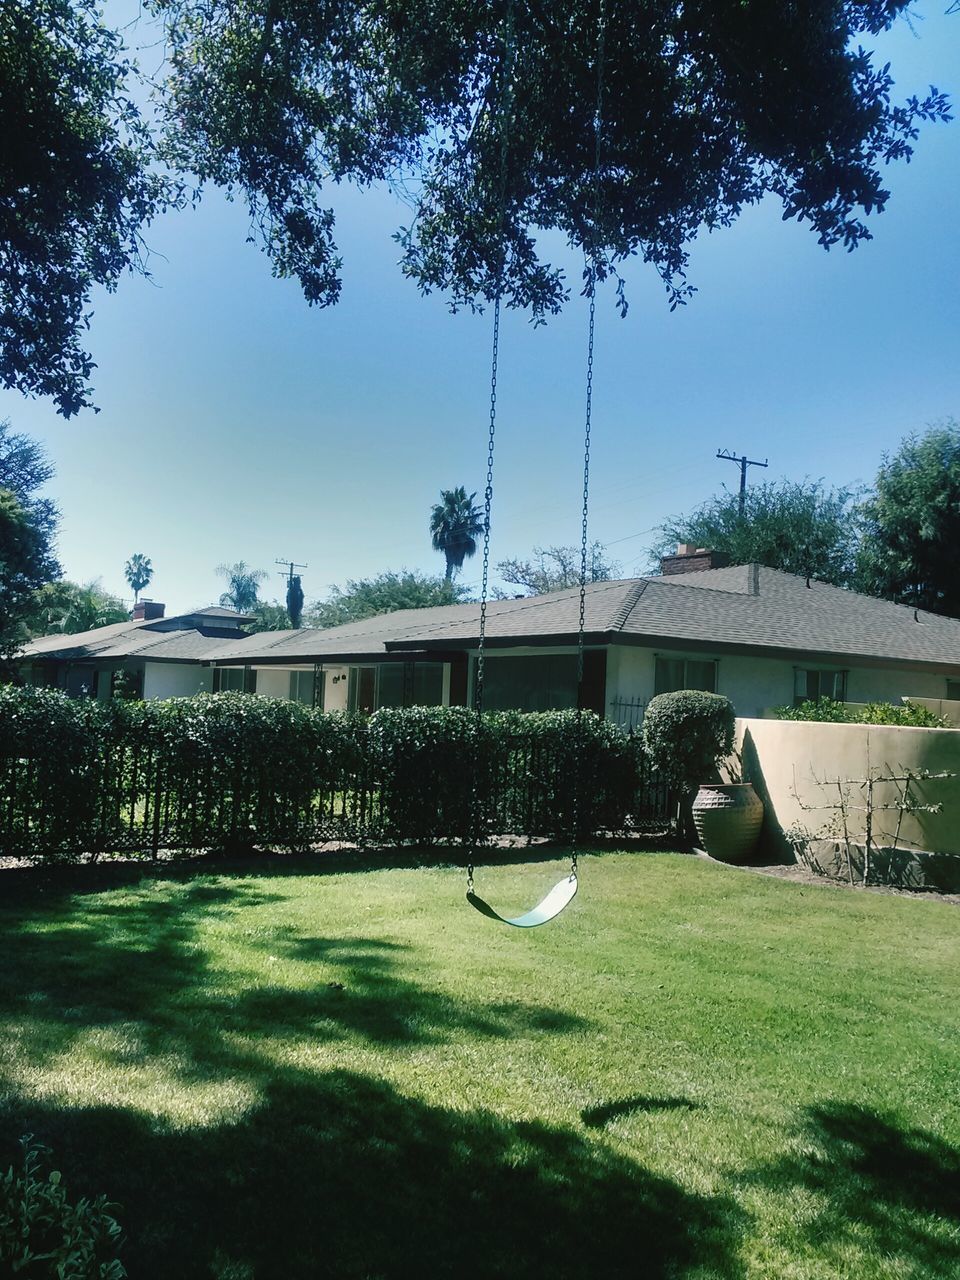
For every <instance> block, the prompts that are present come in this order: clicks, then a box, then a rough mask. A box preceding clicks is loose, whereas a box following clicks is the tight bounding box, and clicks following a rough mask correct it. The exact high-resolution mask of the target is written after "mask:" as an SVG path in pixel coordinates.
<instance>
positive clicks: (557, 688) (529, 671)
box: [473, 653, 577, 711]
mask: <svg viewBox="0 0 960 1280" xmlns="http://www.w3.org/2000/svg"><path fill="white" fill-rule="evenodd" d="M473 678H474V688H476V678H477V664H476V659H474V664H473ZM576 705H577V655H576V654H575V653H569V654H568V653H552V654H544V655H543V656H542V657H541V656H537V657H529V658H495V657H488V658H487V660H486V663H485V664H484V672H483V707H484V710H485V711H561V710H564V709H566V708H568V707H575V706H576Z"/></svg>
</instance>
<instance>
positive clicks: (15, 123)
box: [0, 0, 176, 417]
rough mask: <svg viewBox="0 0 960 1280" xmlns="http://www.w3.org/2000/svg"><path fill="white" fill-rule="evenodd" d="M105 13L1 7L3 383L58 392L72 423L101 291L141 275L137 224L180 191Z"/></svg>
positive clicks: (40, 5)
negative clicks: (157, 162) (86, 338)
mask: <svg viewBox="0 0 960 1280" xmlns="http://www.w3.org/2000/svg"><path fill="white" fill-rule="evenodd" d="M98 8H99V6H98V5H97V4H96V3H94V0H3V3H2V4H0V120H2V121H3V136H4V141H3V148H2V153H0V192H2V198H0V386H3V387H8V388H14V389H16V390H18V391H22V392H24V393H25V394H27V395H41V396H51V397H52V398H53V400H54V402H55V404H56V406H57V409H58V410H59V412H60V413H62V414H63V415H64V416H65V417H69V416H70V415H71V414H74V413H76V412H77V411H78V410H79V409H81V408H83V407H84V406H87V405H89V404H90V399H89V392H90V387H89V377H90V373H91V370H92V369H93V367H94V365H93V360H92V358H91V356H90V354H89V353H88V352H87V351H86V350H85V349H84V344H83V341H82V335H83V333H84V330H85V328H86V326H87V315H88V312H89V310H90V301H91V297H92V294H93V292H94V290H95V288H96V287H97V286H102V287H104V288H106V289H113V288H114V287H115V286H116V283H117V280H118V279H119V277H120V275H121V274H122V273H123V271H125V270H126V269H128V268H129V269H133V270H137V271H142V270H143V262H142V259H141V254H140V248H141V241H140V233H141V230H142V228H143V227H144V226H145V225H146V224H147V223H148V222H149V221H150V219H151V218H152V217H153V215H154V214H155V213H156V212H157V211H158V209H159V208H160V207H161V206H163V205H164V204H166V203H169V202H172V201H175V199H176V196H175V193H174V190H173V188H172V187H171V186H170V185H169V184H168V182H167V180H166V179H165V178H164V176H163V175H162V173H161V171H160V170H159V169H156V168H154V169H153V170H152V171H151V169H150V165H151V162H152V158H153V147H152V143H151V139H150V135H149V132H148V130H147V129H146V127H145V126H144V123H143V121H142V119H141V117H140V114H139V111H138V109H137V107H136V105H135V103H134V101H133V98H132V95H131V89H130V80H131V78H132V72H131V66H130V63H129V62H128V60H127V59H126V57H125V56H124V53H123V40H122V38H121V36H120V35H119V34H118V33H117V32H116V31H111V30H109V29H108V28H107V27H105V26H104V25H103V23H102V22H101V20H100V18H99V15H98Z"/></svg>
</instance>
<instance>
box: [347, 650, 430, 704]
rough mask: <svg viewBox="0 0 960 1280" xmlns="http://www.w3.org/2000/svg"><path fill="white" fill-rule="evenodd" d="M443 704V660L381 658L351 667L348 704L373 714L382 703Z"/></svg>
mask: <svg viewBox="0 0 960 1280" xmlns="http://www.w3.org/2000/svg"><path fill="white" fill-rule="evenodd" d="M442 704H443V663H442V662H381V663H380V664H379V665H377V666H375V667H351V668H350V684H349V687H348V691H347V706H348V707H349V709H350V710H351V711H362V712H364V713H365V714H366V715H369V714H370V713H371V712H372V711H374V710H379V709H380V707H439V706H441V705H442Z"/></svg>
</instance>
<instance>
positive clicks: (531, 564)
mask: <svg viewBox="0 0 960 1280" xmlns="http://www.w3.org/2000/svg"><path fill="white" fill-rule="evenodd" d="M620 571H621V566H620V565H619V564H617V562H616V561H615V560H607V558H606V547H604V545H603V543H602V542H593V543H591V545H590V546H589V548H588V549H587V582H607V581H609V579H611V578H616V577H617V576H618V575H619V574H620ZM497 573H498V575H499V577H500V579H501V581H503V582H507V583H510V584H512V585H513V586H516V587H522V588H523V591H524V593H525V594H526V595H528V596H542V595H546V593H547V592H548V591H563V590H564V589H565V588H567V587H576V586H579V583H580V548H579V547H534V548H533V558H532V559H530V560H500V561H498V562H497ZM501 594H505V593H501Z"/></svg>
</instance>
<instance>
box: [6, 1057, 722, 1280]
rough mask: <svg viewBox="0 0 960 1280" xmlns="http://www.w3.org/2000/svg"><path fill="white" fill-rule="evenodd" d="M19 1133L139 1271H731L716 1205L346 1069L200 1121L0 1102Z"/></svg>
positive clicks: (293, 1077) (613, 1158) (561, 1131)
mask: <svg viewBox="0 0 960 1280" xmlns="http://www.w3.org/2000/svg"><path fill="white" fill-rule="evenodd" d="M23 1131H33V1132H34V1133H37V1134H39V1135H42V1137H43V1140H44V1141H46V1142H48V1143H49V1144H50V1145H51V1146H52V1147H53V1148H54V1150H55V1151H56V1153H57V1158H58V1165H59V1167H61V1168H63V1169H64V1171H65V1174H64V1176H65V1177H67V1176H68V1173H69V1178H70V1181H71V1183H72V1189H73V1190H74V1193H76V1192H77V1191H79V1190H90V1191H93V1190H99V1191H106V1193H107V1194H108V1195H109V1196H110V1197H111V1198H112V1199H114V1200H116V1201H118V1202H120V1204H121V1205H122V1206H123V1207H122V1209H121V1210H119V1211H118V1215H119V1217H120V1220H121V1221H122V1224H123V1226H124V1228H125V1231H126V1233H127V1236H128V1244H127V1247H126V1255H125V1262H126V1265H127V1267H128V1270H129V1272H130V1274H131V1276H133V1277H137V1278H138V1280H153V1278H154V1277H161V1276H162V1277H165V1278H167V1277H173V1276H176V1277H178V1280H193V1278H194V1277H196V1278H198V1280H199V1277H205V1278H207V1277H214V1276H220V1277H222V1278H223V1280H227V1278H228V1277H229V1278H231V1280H236V1278H237V1277H256V1280H281V1278H282V1280H300V1278H302V1280H308V1278H309V1280H315V1278H316V1277H319V1276H331V1277H339V1278H341V1280H353V1278H356V1280H361V1278H362V1280H367V1278H369V1277H382V1278H384V1280H388V1278H389V1280H393V1278H394V1277H397V1278H399V1277H403V1278H406V1277H427V1276H429V1277H434V1276H437V1277H440V1276H443V1277H446V1276H457V1277H461V1276H466V1277H470V1276H478V1277H494V1276H531V1277H534V1276H544V1277H551V1280H553V1278H556V1277H577V1278H578V1280H582V1278H585V1277H593V1276H598V1277H599V1276H603V1277H640V1278H642V1280H659V1278H660V1277H666V1276H668V1275H669V1276H674V1277H678V1276H682V1275H684V1274H685V1273H686V1272H687V1271H688V1270H696V1273H697V1275H699V1276H703V1275H710V1276H711V1277H724V1278H727V1280H735V1277H737V1276H739V1275H740V1274H741V1272H740V1269H739V1266H738V1264H737V1262H736V1245H737V1240H738V1235H739V1229H740V1225H741V1221H740V1214H739V1212H738V1210H737V1209H736V1208H735V1207H734V1206H733V1205H732V1204H731V1203H730V1202H728V1201H725V1200H722V1199H720V1198H708V1197H703V1196H698V1195H692V1194H690V1193H688V1192H686V1191H684V1190H683V1189H682V1188H680V1187H679V1186H678V1185H677V1184H676V1183H674V1182H672V1181H670V1180H668V1179H665V1178H661V1177H658V1176H656V1175H654V1174H652V1173H650V1172H649V1171H647V1170H645V1169H643V1168H642V1167H640V1166H639V1165H637V1164H634V1163H632V1162H630V1161H628V1160H625V1159H623V1158H622V1157H620V1156H618V1155H615V1154H613V1153H611V1152H610V1151H608V1150H607V1149H606V1148H604V1147H603V1146H602V1145H598V1144H596V1143H594V1142H591V1141H590V1140H589V1139H586V1138H585V1137H584V1136H583V1135H582V1134H577V1133H576V1132H574V1131H572V1130H568V1129H565V1128H559V1127H551V1126H548V1125H545V1124H541V1123H529V1122H528V1123H519V1124H513V1123H509V1122H508V1121H506V1120H504V1119H503V1118H502V1117H499V1116H496V1115H494V1114H493V1113H491V1112H487V1111H483V1110H479V1111H474V1112H471V1113H463V1112H458V1111H454V1110H449V1109H444V1108H439V1107H433V1106H429V1105H426V1104H425V1103H424V1102H423V1101H421V1100H420V1099H417V1098H410V1097H404V1096H402V1095H401V1094H399V1093H397V1092H396V1091H395V1090H394V1089H393V1088H392V1087H390V1086H389V1085H387V1084H386V1083H384V1082H383V1081H379V1080H373V1079H371V1078H369V1077H367V1076H364V1075H359V1074H355V1073H348V1072H342V1071H340V1072H331V1073H329V1074H325V1075H319V1076H312V1075H305V1074H297V1073H291V1072H285V1073H281V1074H280V1075H279V1076H277V1077H275V1078H274V1079H273V1080H272V1081H271V1082H270V1083H269V1085H268V1086H267V1087H266V1088H265V1090H264V1091H263V1093H262V1095H261V1098H260V1101H259V1102H258V1103H257V1104H256V1105H255V1106H254V1107H253V1108H252V1109H251V1110H250V1111H248V1112H247V1113H246V1114H245V1115H244V1116H243V1117H242V1119H240V1120H239V1121H235V1122H232V1123H220V1124H217V1125H215V1126H213V1127H209V1128H203V1129H195V1130H190V1131H186V1132H183V1131H180V1132H175V1131H171V1130H170V1129H165V1128H163V1127H159V1126H157V1125H156V1124H155V1123H153V1122H151V1121H149V1120H148V1119H146V1118H145V1117H143V1116H140V1115H138V1114H136V1113H135V1112H132V1111H129V1110H123V1109H119V1108H110V1107H92V1108H84V1109H76V1110H52V1109H46V1108H42V1107H37V1106H31V1105H29V1104H28V1105H25V1106H23V1107H17V1108H15V1109H14V1110H13V1111H12V1112H11V1111H10V1110H8V1111H7V1113H6V1114H0V1133H2V1135H3V1137H4V1138H5V1139H7V1138H9V1139H12V1138H14V1137H15V1136H16V1135H17V1134H18V1133H20V1132H23ZM4 1154H6V1152H4ZM73 1171H76V1173H74V1172H73Z"/></svg>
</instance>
